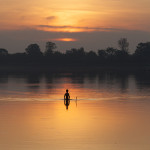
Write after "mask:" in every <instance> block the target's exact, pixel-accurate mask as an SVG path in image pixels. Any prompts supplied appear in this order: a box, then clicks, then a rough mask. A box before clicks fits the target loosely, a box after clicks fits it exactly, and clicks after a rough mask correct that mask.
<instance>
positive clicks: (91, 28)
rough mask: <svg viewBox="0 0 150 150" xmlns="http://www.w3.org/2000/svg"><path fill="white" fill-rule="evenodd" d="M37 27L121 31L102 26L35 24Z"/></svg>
mask: <svg viewBox="0 0 150 150" xmlns="http://www.w3.org/2000/svg"><path fill="white" fill-rule="evenodd" d="M36 27H38V28H48V29H80V30H83V31H122V30H123V29H119V28H103V27H85V26H84V27H79V26H52V25H37V26H36Z"/></svg>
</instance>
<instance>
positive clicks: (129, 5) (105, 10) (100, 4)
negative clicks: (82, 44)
mask: <svg viewBox="0 0 150 150" xmlns="http://www.w3.org/2000/svg"><path fill="white" fill-rule="evenodd" d="M149 6H150V1H149V0H142V1H141V0H136V1H131V0H126V1H125V0H107V1H105V0H94V1H93V0H82V1H81V0H32V1H29V0H27V1H20V0H0V30H4V29H18V28H35V29H39V30H46V31H64V32H77V31H95V30H96V31H97V30H98V31H103V30H108V31H109V29H110V28H111V29H112V28H113V29H131V30H133V29H134V30H144V31H150V28H149V26H150V19H149V16H150V9H149ZM107 28H108V29H107Z"/></svg>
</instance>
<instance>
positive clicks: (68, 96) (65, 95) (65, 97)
mask: <svg viewBox="0 0 150 150" xmlns="http://www.w3.org/2000/svg"><path fill="white" fill-rule="evenodd" d="M64 100H70V95H69V93H68V89H66V93H65V94H64Z"/></svg>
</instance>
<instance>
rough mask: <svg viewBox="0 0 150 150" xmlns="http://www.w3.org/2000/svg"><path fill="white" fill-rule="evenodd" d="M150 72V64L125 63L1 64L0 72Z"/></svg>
mask: <svg viewBox="0 0 150 150" xmlns="http://www.w3.org/2000/svg"><path fill="white" fill-rule="evenodd" d="M102 71H104V72H107V71H112V72H141V71H144V72H150V66H135V65H130V66H124V65H118V66H113V65H112V66H69V65H68V66H58V65H53V66H41V65H39V66H38V65H32V66H31V65H30V66H29V65H26V66H19V65H9V66H0V73H1V72H3V73H13V72H14V73H24V72H27V73H30V72H31V73H32V72H39V73H46V72H52V73H69V72H72V73H75V72H76V73H89V72H93V73H97V72H102Z"/></svg>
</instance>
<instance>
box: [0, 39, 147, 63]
mask: <svg viewBox="0 0 150 150" xmlns="http://www.w3.org/2000/svg"><path fill="white" fill-rule="evenodd" d="M118 47H119V49H116V48H113V47H108V48H106V49H99V50H97V52H95V51H89V52H86V51H85V50H84V48H83V47H81V48H79V49H76V48H72V49H70V50H66V52H65V53H62V52H60V51H57V50H56V48H57V46H56V44H55V43H53V42H46V46H45V50H44V52H42V51H41V49H40V47H39V45H38V44H30V45H28V46H27V48H26V49H25V52H23V53H14V54H9V52H8V51H7V50H6V49H3V48H0V65H1V66H4V65H21V66H24V65H30V66H31V65H39V66H40V65H44V66H50V65H53V66H55V65H59V66H63V65H69V66H93V65H94V66H105V65H107V66H108V65H126V66H130V65H149V64H150V42H146V43H139V44H138V45H137V47H136V50H135V52H134V53H133V54H129V43H128V41H127V39H126V38H121V39H119V40H118Z"/></svg>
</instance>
